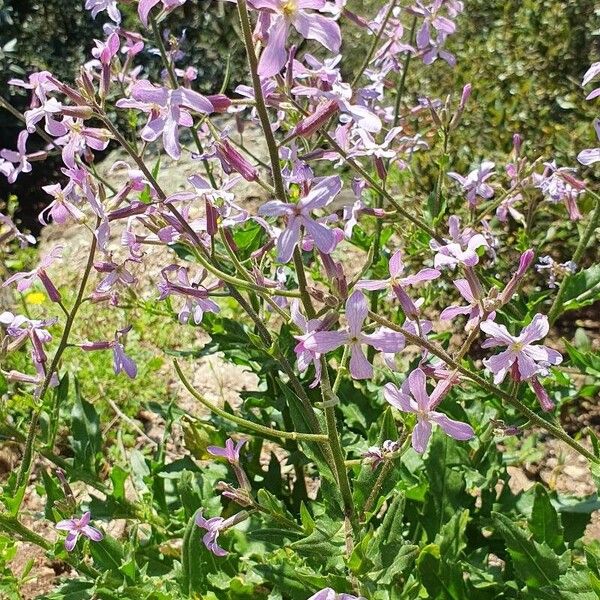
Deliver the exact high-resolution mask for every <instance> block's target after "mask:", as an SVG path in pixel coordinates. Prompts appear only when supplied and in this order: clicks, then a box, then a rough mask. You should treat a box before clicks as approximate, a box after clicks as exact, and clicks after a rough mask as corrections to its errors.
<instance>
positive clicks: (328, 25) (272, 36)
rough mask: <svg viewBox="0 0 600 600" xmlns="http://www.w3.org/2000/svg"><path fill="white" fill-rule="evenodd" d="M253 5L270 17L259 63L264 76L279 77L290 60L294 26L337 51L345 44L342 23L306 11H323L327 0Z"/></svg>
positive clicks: (266, 0) (257, 0)
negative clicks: (290, 45) (290, 42)
mask: <svg viewBox="0 0 600 600" xmlns="http://www.w3.org/2000/svg"><path fill="white" fill-rule="evenodd" d="M251 5H252V6H253V7H254V8H256V9H258V10H260V11H264V12H265V13H267V14H268V15H269V16H270V26H269V30H268V38H267V43H266V44H265V49H264V50H263V53H262V55H261V57H260V61H259V63H258V74H259V75H260V76H261V77H272V76H273V75H277V73H279V72H280V71H281V69H282V68H283V67H284V65H285V63H286V60H287V55H288V54H287V50H286V48H285V42H286V40H287V37H288V34H289V28H290V26H293V27H294V28H295V29H296V31H297V32H298V33H299V34H300V35H301V36H302V37H303V38H307V39H310V40H316V41H318V42H319V43H320V44H322V45H323V46H325V48H327V49H328V50H331V51H332V52H337V51H338V50H339V48H340V45H341V43H342V37H341V33H340V28H339V26H338V24H337V23H336V22H335V21H334V20H333V19H330V18H327V17H324V16H323V15H320V14H318V13H315V12H307V10H306V9H316V10H323V9H324V8H325V7H326V2H325V0H251Z"/></svg>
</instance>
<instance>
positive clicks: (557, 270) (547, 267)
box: [535, 256, 577, 289]
mask: <svg viewBox="0 0 600 600" xmlns="http://www.w3.org/2000/svg"><path fill="white" fill-rule="evenodd" d="M535 270H536V271H538V272H539V273H542V272H544V271H548V287H549V288H552V289H553V288H555V287H556V280H557V279H563V278H564V277H566V276H567V275H571V274H573V273H575V271H576V270H577V265H576V264H575V263H574V262H573V261H572V260H568V261H567V262H564V263H557V262H556V261H555V260H554V259H553V258H552V257H551V256H541V257H540V259H539V261H538V264H537V265H536V266H535Z"/></svg>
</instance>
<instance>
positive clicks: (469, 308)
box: [440, 279, 495, 331]
mask: <svg viewBox="0 0 600 600" xmlns="http://www.w3.org/2000/svg"><path fill="white" fill-rule="evenodd" d="M452 283H453V284H454V286H455V287H456V289H457V290H458V292H459V294H460V295H461V296H462V297H463V298H464V299H465V300H466V301H467V302H468V304H467V305H466V306H457V305H453V306H449V307H448V308H445V309H444V310H443V311H442V312H441V314H440V319H442V321H451V320H453V319H455V318H456V317H457V316H458V315H469V319H468V320H467V323H466V325H465V330H466V331H471V330H472V329H473V327H476V326H477V324H478V323H479V321H480V319H481V318H482V317H483V314H484V311H483V309H482V306H481V303H480V302H479V301H478V300H477V298H475V296H474V295H473V292H472V291H471V286H470V285H469V282H468V281H467V280H466V279H455V280H454V281H453V282H452ZM494 317H495V313H494V312H492V313H490V314H489V315H488V319H490V320H493V319H494Z"/></svg>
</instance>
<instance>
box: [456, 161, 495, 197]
mask: <svg viewBox="0 0 600 600" xmlns="http://www.w3.org/2000/svg"><path fill="white" fill-rule="evenodd" d="M494 167H495V165H494V163H493V162H490V161H484V162H482V163H481V165H479V167H477V169H474V170H473V171H471V172H470V173H469V174H468V175H467V176H466V177H463V176H462V175H459V174H458V173H454V172H452V171H451V172H450V173H448V177H452V179H454V180H456V181H458V183H460V185H461V187H462V188H463V190H464V192H465V193H466V197H467V201H468V203H469V206H470V207H471V208H473V207H475V206H476V205H477V196H480V197H481V198H484V199H485V200H489V199H490V198H491V197H492V196H493V195H494V188H492V186H491V185H489V184H487V183H485V182H486V181H487V180H488V179H489V178H490V177H492V175H494V174H495V172H494Z"/></svg>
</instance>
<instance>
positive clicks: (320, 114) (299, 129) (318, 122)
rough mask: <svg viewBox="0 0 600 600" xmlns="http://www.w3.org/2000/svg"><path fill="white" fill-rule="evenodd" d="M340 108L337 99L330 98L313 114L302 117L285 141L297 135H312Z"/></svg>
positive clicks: (305, 136)
mask: <svg viewBox="0 0 600 600" xmlns="http://www.w3.org/2000/svg"><path fill="white" fill-rule="evenodd" d="M338 110H339V106H338V103H337V102H336V101H335V100H330V101H329V102H325V103H324V104H321V105H320V106H319V107H318V108H317V110H315V112H314V113H313V114H312V115H309V116H308V117H306V118H304V119H302V120H301V121H300V122H299V123H298V124H297V125H296V127H294V129H292V131H291V133H290V134H289V135H288V136H287V137H286V138H285V140H284V141H283V143H287V142H289V141H290V140H292V139H294V138H295V137H298V136H299V137H304V138H307V137H310V136H311V135H312V134H313V133H314V132H315V131H317V130H318V129H319V127H321V126H322V125H324V124H325V123H327V121H329V119H330V118H331V117H333V115H335V114H336V113H337V112H338Z"/></svg>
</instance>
